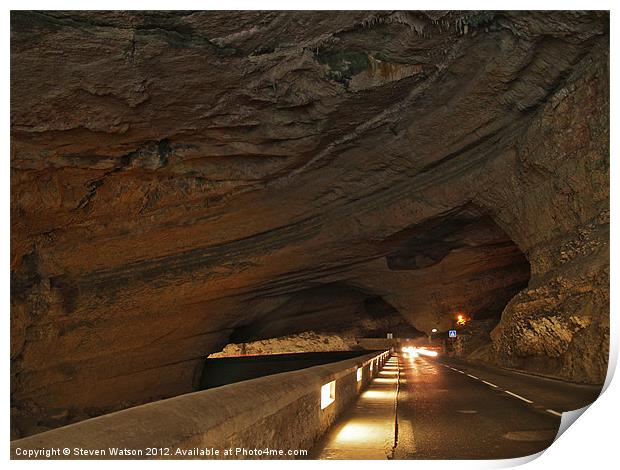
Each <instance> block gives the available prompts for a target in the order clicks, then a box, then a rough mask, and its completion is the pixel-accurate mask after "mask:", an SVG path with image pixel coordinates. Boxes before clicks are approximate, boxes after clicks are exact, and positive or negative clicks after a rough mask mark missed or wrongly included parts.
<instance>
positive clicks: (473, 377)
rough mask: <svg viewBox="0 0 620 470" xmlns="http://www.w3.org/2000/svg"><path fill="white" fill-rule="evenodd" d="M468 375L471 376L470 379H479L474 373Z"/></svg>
mask: <svg viewBox="0 0 620 470" xmlns="http://www.w3.org/2000/svg"><path fill="white" fill-rule="evenodd" d="M467 376H468V377H471V378H472V379H476V380H480V379H479V378H478V377H476V376H475V375H471V374H467Z"/></svg>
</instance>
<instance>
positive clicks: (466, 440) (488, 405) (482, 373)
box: [394, 356, 598, 459]
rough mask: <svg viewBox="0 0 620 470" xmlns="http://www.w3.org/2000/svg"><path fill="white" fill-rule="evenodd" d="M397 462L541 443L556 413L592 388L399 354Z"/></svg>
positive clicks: (520, 450) (525, 451)
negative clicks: (399, 460) (398, 460)
mask: <svg viewBox="0 0 620 470" xmlns="http://www.w3.org/2000/svg"><path fill="white" fill-rule="evenodd" d="M400 361H401V364H400V374H401V375H400V390H399V393H398V407H397V415H398V441H397V446H396V451H395V454H394V458H397V459H499V458H513V457H522V456H525V455H530V454H534V453H537V452H539V451H541V450H544V449H545V448H547V447H548V446H549V445H550V444H551V443H552V442H553V440H554V439H555V436H556V434H557V431H558V428H559V425H560V416H561V413H560V411H563V410H569V409H576V408H580V407H581V406H584V405H585V404H587V403H589V402H591V401H592V399H594V398H595V397H596V396H597V394H598V389H597V388H596V387H588V386H580V385H572V384H567V383H564V382H561V381H557V380H551V379H546V378H541V377H535V376H531V375H527V374H521V373H516V372H512V371H506V370H503V369H496V368H491V367H486V366H472V365H467V364H464V363H462V362H458V361H451V360H448V359H437V358H421V357H418V358H409V357H404V356H401V357H400Z"/></svg>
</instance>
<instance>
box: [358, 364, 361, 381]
mask: <svg viewBox="0 0 620 470" xmlns="http://www.w3.org/2000/svg"><path fill="white" fill-rule="evenodd" d="M357 381H358V382H361V381H362V368H361V367H358V368H357Z"/></svg>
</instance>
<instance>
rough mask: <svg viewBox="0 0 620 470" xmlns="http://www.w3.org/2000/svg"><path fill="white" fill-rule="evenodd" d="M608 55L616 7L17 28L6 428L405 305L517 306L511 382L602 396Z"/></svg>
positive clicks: (131, 394) (45, 22)
mask: <svg viewBox="0 0 620 470" xmlns="http://www.w3.org/2000/svg"><path fill="white" fill-rule="evenodd" d="M608 41H609V36H608V16H607V14H605V13H578V12H554V13H544V12H515V13H511V12H501V13H494V12H468V13H459V12H451V13H446V12H425V13H421V12H396V13H391V12H381V13H373V12H324V13H321V12H306V13H300V12H154V13H139V12H134V13H127V12H117V13H114V12H108V13H96V12H36V13H33V12H13V15H12V24H11V62H12V70H11V88H12V90H11V122H12V145H11V170H12V179H11V197H12V199H11V200H12V202H11V211H12V218H11V224H12V230H11V240H12V243H11V255H12V259H11V273H12V285H11V289H12V296H11V300H12V311H11V339H12V341H11V354H12V398H13V420H12V422H13V431H14V435H15V436H19V435H27V434H32V433H35V432H38V431H40V430H42V429H46V428H50V427H55V426H59V425H62V424H66V423H68V422H72V421H75V420H79V419H83V418H85V417H88V416H94V415H97V414H100V413H103V412H107V411H110V410H114V409H119V408H122V407H126V406H130V405H132V404H136V403H142V402H145V401H149V400H153V399H157V398H161V397H166V396H171V395H175V394H179V393H184V392H188V391H191V390H193V389H194V387H195V385H196V380H197V377H199V376H200V370H201V364H202V360H203V358H204V357H205V356H206V355H207V354H209V353H210V352H213V351H218V350H220V349H221V348H222V347H223V346H224V345H225V344H226V343H228V342H229V341H230V338H231V337H232V338H233V339H234V338H237V341H252V340H256V339H264V338H268V337H270V336H273V335H286V334H290V333H295V332H298V331H305V330H308V329H312V330H315V331H320V330H322V329H323V328H325V329H326V330H330V329H332V330H338V329H339V328H342V326H343V324H344V323H348V324H356V322H357V320H358V319H359V318H362V319H363V320H364V321H366V322H367V323H366V324H368V325H370V326H369V329H372V328H374V326H373V325H380V324H381V321H383V320H381V321H378V322H377V323H373V318H375V319H381V318H383V315H388V316H392V317H391V318H394V317H393V315H394V312H397V316H399V317H398V318H401V319H404V321H406V322H407V323H408V324H409V325H411V327H414V328H416V329H417V330H419V331H421V332H428V331H430V329H431V328H434V327H437V328H439V329H440V330H441V331H444V330H446V329H447V328H449V327H450V326H451V325H452V324H453V316H454V314H455V312H457V311H459V310H463V311H466V312H467V313H468V314H469V315H471V316H472V317H474V318H492V317H499V315H501V322H500V323H499V325H498V326H497V328H496V329H495V330H494V331H493V333H492V338H493V347H494V351H495V353H494V357H495V358H496V360H497V361H498V362H499V363H500V364H504V365H510V366H511V367H522V368H534V369H536V370H538V371H541V372H545V373H551V374H555V375H557V376H560V377H563V378H566V379H570V380H576V381H585V382H594V383H596V382H599V383H600V382H602V380H603V378H604V375H605V372H606V364H607V344H608V332H609V328H608V316H609V308H608V296H609V286H608V276H609V255H608V250H609V247H608V227H609V225H608V223H609V221H608V217H609V148H608V137H609V125H608V115H609V109H608V105H609V80H608V75H609V71H608ZM515 295H516V296H515ZM310 302H311V303H310ZM506 305H507V306H506ZM502 311H503V313H502ZM372 312H375V313H374V314H373V313H372ZM373 315H374V317H373ZM399 321H400V320H399ZM397 323H398V322H397ZM378 328H379V327H378ZM379 329H381V328H379ZM361 333H363V332H361Z"/></svg>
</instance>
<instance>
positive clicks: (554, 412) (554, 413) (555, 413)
mask: <svg viewBox="0 0 620 470" xmlns="http://www.w3.org/2000/svg"><path fill="white" fill-rule="evenodd" d="M545 411H546V412H547V413H551V414H552V415H556V416H560V417H561V416H562V413H558V412H557V411H555V410H551V409H549V410H545Z"/></svg>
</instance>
